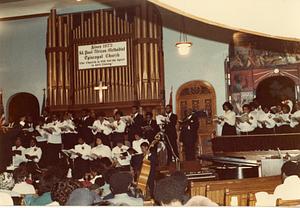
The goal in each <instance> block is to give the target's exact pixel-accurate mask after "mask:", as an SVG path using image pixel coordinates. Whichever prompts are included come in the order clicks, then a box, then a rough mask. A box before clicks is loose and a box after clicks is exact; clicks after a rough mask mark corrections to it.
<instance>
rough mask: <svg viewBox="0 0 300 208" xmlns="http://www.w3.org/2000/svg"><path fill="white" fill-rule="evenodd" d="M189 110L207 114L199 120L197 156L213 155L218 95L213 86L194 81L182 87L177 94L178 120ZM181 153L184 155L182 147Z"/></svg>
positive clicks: (204, 82)
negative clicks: (212, 147) (211, 140)
mask: <svg viewBox="0 0 300 208" xmlns="http://www.w3.org/2000/svg"><path fill="white" fill-rule="evenodd" d="M188 108H192V109H193V110H194V111H203V112H205V114H206V115H205V116H201V117H200V119H199V123H200V127H199V130H198V144H197V150H198V151H197V152H196V154H197V156H198V155H200V154H208V153H211V152H212V149H211V142H210V138H211V134H212V132H213V131H214V130H215V124H214V122H213V120H212V119H213V116H214V115H216V93H215V90H214V88H213V86H212V85H211V84H210V83H208V82H206V81H201V80H194V81H190V82H187V83H185V84H183V85H181V86H180V88H179V89H178V91H177V94H176V113H177V115H178V119H183V118H184V112H185V110H186V109H188ZM180 152H181V153H182V147H181V148H180Z"/></svg>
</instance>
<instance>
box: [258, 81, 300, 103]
mask: <svg viewBox="0 0 300 208" xmlns="http://www.w3.org/2000/svg"><path fill="white" fill-rule="evenodd" d="M283 97H286V98H288V99H290V100H292V101H295V100H296V99H295V98H296V97H295V83H294V81H293V80H292V79H290V78H288V77H285V76H273V77H268V78H266V79H264V80H263V81H261V82H260V83H259V84H258V86H257V88H256V98H257V100H258V101H259V103H260V104H261V105H267V106H269V107H270V106H274V105H276V104H278V103H280V102H281V101H282V99H283Z"/></svg>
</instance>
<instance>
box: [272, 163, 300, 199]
mask: <svg viewBox="0 0 300 208" xmlns="http://www.w3.org/2000/svg"><path fill="white" fill-rule="evenodd" d="M299 176H300V167H299V164H298V163H296V162H292V161H288V162H285V163H284V164H283V165H282V167H281V177H282V181H283V183H282V184H281V185H278V186H277V187H276V188H275V190H274V196H275V198H276V199H279V198H281V199H283V200H292V199H300V178H299Z"/></svg>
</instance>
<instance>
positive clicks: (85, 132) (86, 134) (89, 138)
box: [79, 116, 94, 144]
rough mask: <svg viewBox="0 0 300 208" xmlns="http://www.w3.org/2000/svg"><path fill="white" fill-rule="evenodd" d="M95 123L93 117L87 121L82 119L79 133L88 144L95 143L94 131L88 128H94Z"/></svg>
mask: <svg viewBox="0 0 300 208" xmlns="http://www.w3.org/2000/svg"><path fill="white" fill-rule="evenodd" d="M93 123H94V119H93V118H92V117H90V116H89V117H87V118H86V119H85V120H84V118H82V120H81V122H80V127H79V133H80V135H81V136H82V137H83V139H84V140H85V142H86V143H87V144H91V143H92V142H93V134H92V130H91V129H90V128H88V126H92V125H93Z"/></svg>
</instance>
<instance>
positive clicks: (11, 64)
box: [0, 5, 228, 113]
mask: <svg viewBox="0 0 300 208" xmlns="http://www.w3.org/2000/svg"><path fill="white" fill-rule="evenodd" d="M83 8H84V9H83ZM100 8H101V7H100V6H99V8H95V5H93V6H91V7H88V6H84V7H72V8H69V9H60V10H59V9H58V13H65V12H75V11H82V10H90V9H100ZM103 8H104V7H103ZM0 31H1V33H0V51H1V53H0V87H1V88H2V89H3V91H4V95H3V103H4V106H5V108H6V105H7V100H8V99H9V97H10V96H12V95H14V94H15V93H18V92H28V93H31V94H33V95H35V96H36V97H37V98H38V100H39V103H40V105H42V99H43V90H42V89H43V88H45V87H46V58H45V47H46V31H47V17H40V18H33V19H24V20H15V21H7V22H0ZM163 37H164V39H163V47H164V64H165V89H166V102H167V103H168V100H169V92H170V89H171V86H173V105H174V107H176V106H175V102H176V92H177V89H178V88H179V87H180V85H182V84H183V83H185V82H188V81H191V80H205V81H208V82H209V83H211V84H212V86H213V87H214V89H215V91H216V96H217V112H218V113H220V112H222V109H221V105H222V103H223V102H224V101H225V81H224V80H225V79H224V65H223V63H224V59H225V58H226V56H227V54H228V45H227V44H223V43H218V42H214V41H209V40H204V39H201V38H197V37H193V36H188V40H190V41H192V42H193V46H192V49H191V53H190V54H189V55H188V56H180V55H179V54H178V53H177V50H176V47H175V43H176V41H178V38H179V33H178V31H173V30H171V29H168V28H164V29H163Z"/></svg>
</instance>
